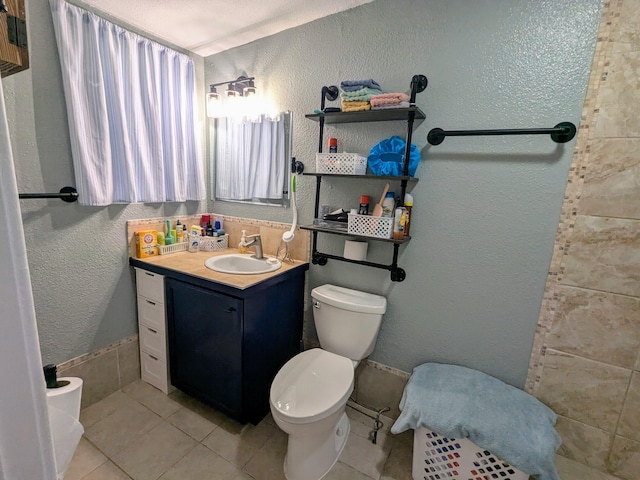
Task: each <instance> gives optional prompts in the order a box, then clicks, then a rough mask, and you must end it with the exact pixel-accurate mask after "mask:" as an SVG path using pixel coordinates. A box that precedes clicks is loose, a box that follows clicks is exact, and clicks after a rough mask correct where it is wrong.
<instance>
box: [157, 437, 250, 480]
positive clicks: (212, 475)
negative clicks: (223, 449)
mask: <svg viewBox="0 0 640 480" xmlns="http://www.w3.org/2000/svg"><path fill="white" fill-rule="evenodd" d="M241 474H242V472H241V471H240V470H239V469H238V468H236V467H234V466H233V465H231V464H230V463H229V462H227V461H226V460H225V459H224V458H222V457H221V456H220V455H217V454H215V453H213V452H212V451H211V450H209V449H208V448H207V447H205V446H203V445H196V447H195V448H194V449H193V450H191V451H190V452H189V453H187V454H186V455H185V456H184V457H182V459H181V460H180V461H179V462H178V463H176V464H175V465H174V466H173V467H171V468H170V469H169V470H168V471H167V472H166V473H165V474H164V475H162V476H161V477H160V479H159V480H234V479H236V478H238V476H239V475H241Z"/></svg>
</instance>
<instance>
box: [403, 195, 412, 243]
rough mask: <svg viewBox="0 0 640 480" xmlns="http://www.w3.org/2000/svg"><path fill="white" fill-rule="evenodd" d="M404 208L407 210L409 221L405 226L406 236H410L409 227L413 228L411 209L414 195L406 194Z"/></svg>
mask: <svg viewBox="0 0 640 480" xmlns="http://www.w3.org/2000/svg"><path fill="white" fill-rule="evenodd" d="M404 208H406V209H407V221H406V222H405V225H404V236H405V237H408V236H409V227H411V209H412V208H413V195H410V194H409V193H405V195H404Z"/></svg>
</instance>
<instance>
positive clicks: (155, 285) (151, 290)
mask: <svg viewBox="0 0 640 480" xmlns="http://www.w3.org/2000/svg"><path fill="white" fill-rule="evenodd" d="M136 285H137V288H138V295H142V296H143V297H146V298H148V299H150V300H153V301H155V302H160V303H164V275H159V274H157V273H152V272H148V271H146V270H142V269H141V268H136Z"/></svg>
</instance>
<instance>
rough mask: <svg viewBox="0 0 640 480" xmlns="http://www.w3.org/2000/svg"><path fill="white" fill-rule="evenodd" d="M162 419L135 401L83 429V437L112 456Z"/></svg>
mask: <svg viewBox="0 0 640 480" xmlns="http://www.w3.org/2000/svg"><path fill="white" fill-rule="evenodd" d="M161 421H162V419H161V418H160V417H159V416H158V415H156V414H155V413H153V412H152V411H151V410H149V409H148V408H146V407H144V406H142V405H140V404H139V403H138V402H136V401H132V402H131V403H130V404H127V406H126V408H118V409H117V410H115V411H114V412H113V413H112V414H111V415H109V416H107V417H105V418H103V419H102V420H100V421H98V422H96V423H95V424H93V425H92V426H91V427H89V428H87V429H85V437H87V439H88V440H89V441H90V442H91V443H93V444H94V445H95V446H96V447H98V448H99V449H100V450H102V452H103V453H104V454H105V455H107V456H109V457H112V456H113V455H114V454H115V453H117V452H118V451H120V450H122V449H123V448H124V449H126V448H127V447H129V446H131V445H134V444H135V443H136V442H137V441H138V439H139V438H140V437H141V436H142V435H144V434H145V433H146V432H148V431H149V430H151V429H152V428H153V427H155V426H156V425H158V423H160V422H161Z"/></svg>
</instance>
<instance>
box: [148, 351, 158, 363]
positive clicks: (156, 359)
mask: <svg viewBox="0 0 640 480" xmlns="http://www.w3.org/2000/svg"><path fill="white" fill-rule="evenodd" d="M148 355H149V357H151V358H152V359H153V360H155V361H156V362H157V361H158V357H154V356H153V355H151V354H150V353H149V354H148Z"/></svg>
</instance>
